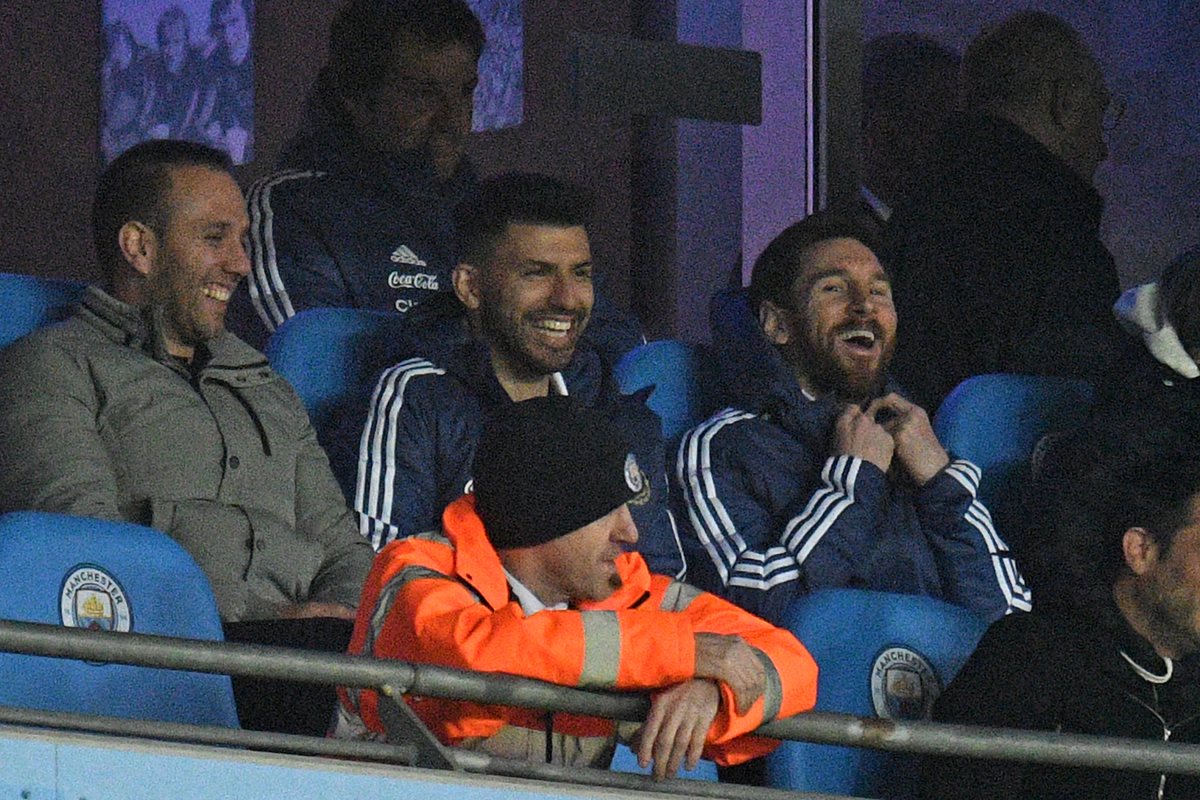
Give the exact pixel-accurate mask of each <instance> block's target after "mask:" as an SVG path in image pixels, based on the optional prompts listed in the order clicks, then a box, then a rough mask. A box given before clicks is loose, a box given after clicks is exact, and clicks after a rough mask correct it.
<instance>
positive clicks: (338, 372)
mask: <svg viewBox="0 0 1200 800" xmlns="http://www.w3.org/2000/svg"><path fill="white" fill-rule="evenodd" d="M403 320H404V318H403V317H402V316H400V315H399V314H387V313H384V312H381V311H364V310H361V309H356V308H311V309H308V310H306V311H301V312H300V313H299V314H297V315H296V316H294V317H292V318H291V319H288V320H287V321H286V322H284V323H283V325H281V326H279V328H278V330H276V331H275V333H274V334H273V335H272V336H271V340H270V341H269V342H268V343H267V347H266V351H265V352H266V355H267V360H268V361H270V362H271V366H272V367H273V368H274V369H275V371H276V372H278V373H279V374H280V375H282V376H283V377H284V378H286V379H287V380H288V382H289V383H291V384H292V386H293V387H294V388H295V389H296V392H297V393H298V394H299V395H300V399H301V401H303V403H304V407H305V408H306V409H308V415H309V417H310V418H311V419H312V423H313V427H315V428H316V430H317V437H318V438H319V439H320V440H321V444H323V445H326V446H328V445H329V442H328V436H329V435H331V434H332V432H333V431H332V428H333V427H336V416H337V413H338V411H340V410H343V409H344V408H346V407H347V406H348V405H350V404H352V403H354V402H356V401H358V400H360V399H361V398H363V397H366V396H368V395H369V393H370V391H371V387H372V386H373V385H374V383H375V381H376V379H377V378H378V377H379V373H380V372H382V371H383V370H384V369H385V368H386V367H389V366H391V365H392V364H394V363H395V362H396V361H398V360H399V358H398V357H397V356H396V355H395V353H396V352H397V350H396V348H397V347H398V346H399V344H400V342H401V341H402V339H403V337H402V335H401V326H402V325H403Z"/></svg>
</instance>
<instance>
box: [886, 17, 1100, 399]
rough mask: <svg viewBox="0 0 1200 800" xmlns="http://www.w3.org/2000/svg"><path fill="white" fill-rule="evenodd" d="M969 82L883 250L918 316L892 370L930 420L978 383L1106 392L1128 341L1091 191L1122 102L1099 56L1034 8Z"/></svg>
mask: <svg viewBox="0 0 1200 800" xmlns="http://www.w3.org/2000/svg"><path fill="white" fill-rule="evenodd" d="M962 78H963V80H962V84H963V85H962V90H963V95H964V96H963V105H964V110H965V111H966V114H965V116H964V118H963V120H962V121H961V123H960V124H959V125H958V126H957V127H956V128H955V129H953V130H952V131H950V132H949V133H948V134H947V136H946V138H945V139H944V140H943V144H942V147H941V148H940V149H941V151H942V152H943V156H942V158H941V159H939V161H938V163H937V164H936V165H935V166H934V167H933V168H932V170H931V172H930V174H929V175H928V176H927V177H926V179H925V180H924V181H923V182H921V184H920V187H919V189H918V190H917V191H916V192H915V193H914V197H913V201H912V203H911V204H910V205H909V206H906V207H905V208H903V209H900V210H899V211H898V212H897V214H896V215H895V216H894V217H893V219H892V222H891V224H890V225H889V228H888V233H887V242H886V244H885V248H884V253H883V256H884V258H883V260H884V262H885V263H886V264H887V265H888V267H889V269H890V270H891V271H892V273H893V280H894V286H895V295H896V306H897V310H898V312H899V314H900V316H901V317H902V318H903V319H904V321H905V325H904V330H903V332H902V334H901V338H900V344H899V346H898V349H897V358H896V362H895V365H894V372H895V375H896V377H897V379H898V380H899V381H900V382H901V384H903V385H904V386H905V387H906V388H907V389H908V390H909V392H910V393H911V394H912V396H913V398H914V400H916V402H918V403H919V404H920V405H922V406H924V407H926V408H928V409H929V410H930V411H931V412H932V411H933V410H935V409H936V408H937V407H938V406H939V405H940V404H941V401H942V400H943V399H944V398H945V396H946V395H947V394H949V393H950V391H951V390H952V389H953V388H954V387H955V386H956V385H958V384H959V383H960V382H961V381H962V380H963V379H965V378H967V377H969V376H971V375H977V374H983V373H989V372H1013V373H1032V374H1046V375H1068V376H1072V377H1079V378H1085V379H1090V380H1093V381H1097V382H1100V381H1101V379H1102V376H1103V375H1104V374H1105V367H1106V366H1107V365H1108V364H1109V363H1110V362H1111V360H1112V358H1113V355H1114V352H1116V351H1117V349H1118V348H1119V345H1118V344H1117V342H1118V341H1119V338H1120V332H1119V331H1118V330H1117V328H1116V325H1115V323H1114V320H1113V318H1112V314H1111V311H1110V309H1111V308H1112V304H1113V302H1114V301H1115V300H1116V299H1117V296H1118V294H1119V293H1120V285H1119V282H1118V278H1117V271H1116V266H1115V264H1114V262H1113V259H1112V256H1111V255H1110V254H1109V252H1108V250H1107V249H1105V247H1104V245H1103V244H1102V243H1101V241H1100V239H1099V228H1100V216H1101V212H1102V210H1103V202H1102V200H1101V198H1100V196H1099V195H1098V194H1097V193H1096V190H1095V188H1093V186H1092V178H1093V174H1094V173H1095V171H1096V168H1097V167H1098V166H1099V165H1100V164H1101V163H1102V162H1103V161H1104V160H1105V158H1107V154H1108V153H1107V148H1106V146H1105V143H1104V131H1105V129H1106V126H1110V125H1112V124H1115V122H1116V120H1117V118H1118V115H1117V113H1116V110H1117V108H1118V106H1117V105H1116V104H1114V103H1113V101H1112V100H1111V98H1110V96H1109V94H1108V90H1107V89H1106V88H1105V84H1104V78H1103V75H1102V73H1101V71H1100V67H1099V65H1098V64H1097V62H1096V60H1095V58H1094V57H1093V56H1092V54H1091V53H1090V52H1089V50H1088V48H1087V47H1086V46H1085V45H1084V43H1083V42H1082V41H1081V39H1080V37H1079V34H1078V33H1076V32H1075V31H1074V30H1073V29H1072V28H1071V27H1070V26H1069V25H1067V24H1066V23H1064V22H1063V21H1061V20H1059V19H1058V18H1056V17H1053V16H1051V15H1049V14H1045V13H1041V12H1022V13H1018V14H1015V15H1013V16H1011V17H1009V18H1008V19H1006V20H1005V21H1004V22H1002V23H1001V24H1000V25H999V26H997V27H996V28H994V29H991V30H988V31H985V32H984V33H983V34H981V35H980V36H979V37H978V38H977V39H976V40H975V41H974V42H972V43H971V45H970V46H969V47H968V48H967V51H966V53H965V55H964V57H963V64H962Z"/></svg>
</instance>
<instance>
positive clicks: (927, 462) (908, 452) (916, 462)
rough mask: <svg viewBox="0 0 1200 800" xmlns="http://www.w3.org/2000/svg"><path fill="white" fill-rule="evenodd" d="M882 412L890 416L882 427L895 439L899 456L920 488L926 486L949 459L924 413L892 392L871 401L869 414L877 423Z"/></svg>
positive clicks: (923, 410)
mask: <svg viewBox="0 0 1200 800" xmlns="http://www.w3.org/2000/svg"><path fill="white" fill-rule="evenodd" d="M880 411H887V412H889V413H890V415H891V417H890V419H888V420H887V421H886V422H884V423H883V427H884V429H885V430H886V431H887V432H888V433H890V434H891V435H892V439H893V441H895V443H896V456H897V457H898V458H899V459H900V463H901V464H903V465H904V469H905V470H907V471H908V474H909V476H911V477H912V479H913V482H914V483H916V484H917V486H924V485H925V484H926V483H928V482H929V481H930V479H931V478H933V476H934V475H937V474H938V473H939V472H941V471H942V470H943V469H944V468H945V467H946V465H947V464H949V463H950V456H949V455H947V453H946V449H945V448H944V447H942V443H941V442H939V441H938V439H937V436H936V435H934V433H933V427H932V426H931V425H930V424H929V415H928V414H926V413H925V409H923V408H921V407H920V406H918V405H915V404H914V403H910V402H909V401H907V400H905V399H904V398H903V397H901V396H900V395H898V394H896V393H894V392H893V393H892V394H889V395H887V396H886V397H880V398H878V399H876V400H873V401H871V404H870V405H869V406H867V410H866V414H867V415H869V416H870V417H871V418H872V419H874V418H875V415H876V414H878V413H879V412H880Z"/></svg>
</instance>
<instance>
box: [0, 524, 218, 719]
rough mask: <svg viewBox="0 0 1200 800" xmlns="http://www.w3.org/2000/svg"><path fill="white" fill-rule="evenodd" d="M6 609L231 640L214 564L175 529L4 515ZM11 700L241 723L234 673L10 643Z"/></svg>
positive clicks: (93, 624) (74, 622) (6, 615)
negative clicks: (30, 651) (78, 656)
mask: <svg viewBox="0 0 1200 800" xmlns="http://www.w3.org/2000/svg"><path fill="white" fill-rule="evenodd" d="M0 574H3V576H4V580H3V581H2V582H0V618H3V619H10V620H18V621H22V622H40V623H45V624H51V625H68V626H71V627H78V628H95V629H102V630H116V631H132V632H135V633H151V634H160V635H164V636H179V637H184V638H191V639H209V640H213V641H221V640H222V633H221V621H220V618H219V617H218V615H217V606H216V601H215V600H214V599H213V595H212V590H211V589H210V588H209V585H208V580H207V579H206V578H205V576H204V573H203V572H201V570H200V568H199V567H198V566H197V565H196V562H195V561H194V560H192V557H191V556H190V555H188V553H187V552H186V551H185V550H184V549H183V548H182V547H180V546H179V545H178V544H176V543H175V541H174V540H172V539H171V538H170V537H169V536H167V535H166V534H163V533H160V532H158V531H156V530H153V529H151V528H144V527H142V526H140V525H132V524H129V523H124V522H110V521H106V520H97V519H88V518H84V517H72V516H67V515H64V514H48V513H43V512H38V511H19V512H14V513H10V514H5V515H3V516H0ZM0 704H5V705H13V706H22V707H27V708H39V709H47V710H52V711H72V712H78V713H85V714H104V715H108V716H116V717H126V718H131V719H152V720H161V721H165V722H188V723H195V724H204V725H222V726H225V727H231V728H236V727H237V726H238V720H237V711H236V708H235V706H234V700H233V689H232V686H231V684H230V680H229V676H227V675H208V674H201V673H192V672H178V671H174V670H160V669H149V668H145V667H132V666H126V665H122V664H102V663H88V662H83V661H71V660H67V659H60V658H44V657H40V656H24V655H14V654H11V653H4V652H0Z"/></svg>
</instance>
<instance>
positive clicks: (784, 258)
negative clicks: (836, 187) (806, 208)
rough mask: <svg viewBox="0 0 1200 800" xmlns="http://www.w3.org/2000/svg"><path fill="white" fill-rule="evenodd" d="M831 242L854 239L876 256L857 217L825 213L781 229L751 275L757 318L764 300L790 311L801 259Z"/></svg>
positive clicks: (870, 238)
mask: <svg viewBox="0 0 1200 800" xmlns="http://www.w3.org/2000/svg"><path fill="white" fill-rule="evenodd" d="M830 239H857V240H858V241H860V242H862V243H863V244H864V245H866V246H867V247H868V248H869V249H870V250H871V251H872V252H878V247H877V245H876V242H875V237H874V235H873V234H872V233H871V231H870V229H868V228H867V227H866V226H865V225H863V223H862V222H860V221H859V220H858V219H857V218H856V217H853V216H850V215H848V214H841V213H835V212H826V211H821V212H818V213H816V214H811V215H809V216H807V217H805V218H804V219H802V220H800V221H799V222H795V223H793V224H791V225H789V226H788V227H786V228H784V229H783V232H782V233H780V234H779V235H778V236H776V237H775V238H774V239H772V240H771V243H770V244H768V245H767V247H766V249H765V250H763V251H762V254H761V255H759V257H758V258H757V259H756V260H755V262H754V270H753V271H752V272H751V273H750V308H751V310H753V311H754V313H755V314H757V313H758V308H759V306H761V305H762V302H763V301H764V300H770V301H771V302H772V303H774V304H775V305H777V306H780V307H782V308H790V307H791V305H792V285H793V284H794V283H795V282H796V278H797V277H798V276H799V275H800V273H801V272H802V271H803V269H804V257H805V256H806V255H807V253H808V251H809V250H810V249H811V248H812V247H814V246H815V245H818V244H820V243H821V242H825V241H828V240H830Z"/></svg>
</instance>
